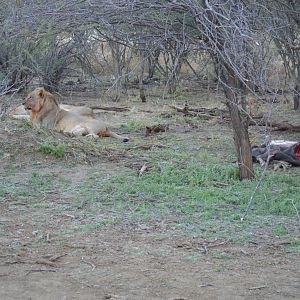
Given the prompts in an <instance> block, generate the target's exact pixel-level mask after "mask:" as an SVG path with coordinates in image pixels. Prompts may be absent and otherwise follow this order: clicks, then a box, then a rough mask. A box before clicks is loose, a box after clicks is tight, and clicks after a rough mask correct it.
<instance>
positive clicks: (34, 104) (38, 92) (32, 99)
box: [23, 88, 58, 113]
mask: <svg viewBox="0 0 300 300" xmlns="http://www.w3.org/2000/svg"><path fill="white" fill-rule="evenodd" d="M45 102H48V103H47V104H48V105H49V104H52V105H55V106H58V103H57V101H56V99H55V97H54V96H53V95H52V94H51V93H49V92H47V91H46V90H45V89H44V88H36V89H35V90H34V91H32V92H31V93H29V94H28V96H27V97H26V98H25V100H24V102H23V105H24V107H25V109H27V110H30V111H31V112H32V113H39V112H40V111H41V109H42V108H43V107H44V105H45Z"/></svg>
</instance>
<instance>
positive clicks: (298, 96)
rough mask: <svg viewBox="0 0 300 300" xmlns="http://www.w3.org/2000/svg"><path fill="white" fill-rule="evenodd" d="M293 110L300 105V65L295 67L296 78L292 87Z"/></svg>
mask: <svg viewBox="0 0 300 300" xmlns="http://www.w3.org/2000/svg"><path fill="white" fill-rule="evenodd" d="M293 98H294V110H297V109H299V105H300V66H299V67H298V68H297V78H296V83H295V88H294V97H293Z"/></svg>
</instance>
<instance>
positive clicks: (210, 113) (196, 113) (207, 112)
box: [169, 104, 229, 120]
mask: <svg viewBox="0 0 300 300" xmlns="http://www.w3.org/2000/svg"><path fill="white" fill-rule="evenodd" d="M169 107H170V108H173V109H175V110H176V111H178V112H181V113H183V114H184V115H185V116H193V117H201V118H204V119H207V120H208V119H211V118H212V117H222V118H223V117H225V118H229V113H228V111H227V110H225V109H221V108H217V107H213V108H207V107H199V108H190V107H189V106H188V105H187V104H185V105H184V107H178V106H174V105H169Z"/></svg>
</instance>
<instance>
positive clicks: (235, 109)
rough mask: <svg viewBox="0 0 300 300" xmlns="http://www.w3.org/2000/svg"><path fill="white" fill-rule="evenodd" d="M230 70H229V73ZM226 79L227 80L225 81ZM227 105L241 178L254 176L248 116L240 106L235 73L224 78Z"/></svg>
mask: <svg viewBox="0 0 300 300" xmlns="http://www.w3.org/2000/svg"><path fill="white" fill-rule="evenodd" d="M229 72H230V71H228V73H229ZM224 80H226V81H224ZM223 81H224V82H223V88H224V92H225V97H226V105H227V107H228V109H229V113H230V117H231V123H232V128H233V138H234V144H235V149H236V152H237V159H238V164H239V171H240V180H243V179H252V178H253V163H252V153H251V144H250V140H249V135H248V116H247V115H246V114H242V113H241V111H240V109H239V106H238V92H237V80H236V78H235V77H234V75H233V74H230V73H229V74H228V76H227V78H226V79H225V76H224V78H223Z"/></svg>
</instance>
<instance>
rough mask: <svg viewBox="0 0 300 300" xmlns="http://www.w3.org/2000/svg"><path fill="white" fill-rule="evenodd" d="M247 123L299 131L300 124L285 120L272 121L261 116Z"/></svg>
mask: <svg viewBox="0 0 300 300" xmlns="http://www.w3.org/2000/svg"><path fill="white" fill-rule="evenodd" d="M249 125H250V126H251V125H252V126H254V125H256V126H266V127H270V128H271V129H273V130H274V131H294V132H300V125H293V124H291V123H289V122H287V121H282V122H272V121H268V120H265V118H261V119H259V120H251V121H250V123H249Z"/></svg>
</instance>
